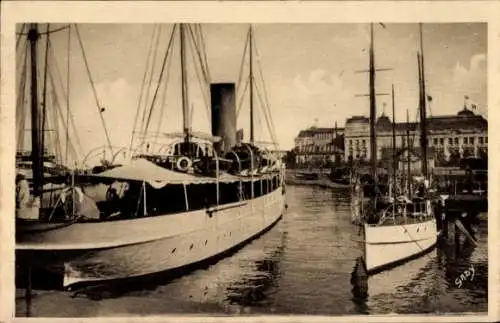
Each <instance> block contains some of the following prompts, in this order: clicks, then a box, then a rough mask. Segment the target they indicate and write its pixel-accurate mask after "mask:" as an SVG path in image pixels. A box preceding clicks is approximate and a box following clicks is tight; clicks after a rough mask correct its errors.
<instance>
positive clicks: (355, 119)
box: [346, 116, 370, 124]
mask: <svg viewBox="0 0 500 323" xmlns="http://www.w3.org/2000/svg"><path fill="white" fill-rule="evenodd" d="M369 121H370V119H369V118H367V117H365V116H353V117H351V118H349V119H347V121H346V124H348V123H367V122H369Z"/></svg>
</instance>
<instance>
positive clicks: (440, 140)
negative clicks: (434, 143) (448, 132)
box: [439, 138, 444, 146]
mask: <svg viewBox="0 0 500 323" xmlns="http://www.w3.org/2000/svg"><path fill="white" fill-rule="evenodd" d="M439 142H440V144H441V146H444V138H439Z"/></svg>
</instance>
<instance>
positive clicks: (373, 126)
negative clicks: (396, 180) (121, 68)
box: [369, 23, 378, 186]
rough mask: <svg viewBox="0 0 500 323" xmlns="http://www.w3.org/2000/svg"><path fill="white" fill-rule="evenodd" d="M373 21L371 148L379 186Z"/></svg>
mask: <svg viewBox="0 0 500 323" xmlns="http://www.w3.org/2000/svg"><path fill="white" fill-rule="evenodd" d="M373 46H374V45H373V23H372V24H370V71H369V72H370V149H371V164H372V175H373V180H374V184H375V186H377V183H378V178H377V133H376V118H377V107H376V98H375V57H374V56H375V54H374V49H373Z"/></svg>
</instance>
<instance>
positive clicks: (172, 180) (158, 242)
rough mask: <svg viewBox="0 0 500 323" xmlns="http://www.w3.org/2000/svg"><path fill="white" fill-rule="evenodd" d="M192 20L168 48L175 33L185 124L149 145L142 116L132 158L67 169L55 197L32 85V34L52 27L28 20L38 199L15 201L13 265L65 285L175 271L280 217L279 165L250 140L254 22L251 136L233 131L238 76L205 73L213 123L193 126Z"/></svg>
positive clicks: (197, 30) (239, 241)
mask: <svg viewBox="0 0 500 323" xmlns="http://www.w3.org/2000/svg"><path fill="white" fill-rule="evenodd" d="M197 27H199V26H191V25H184V24H178V25H175V26H174V27H173V28H172V32H171V35H170V41H169V46H168V49H167V52H166V54H165V55H166V57H167V56H168V55H170V54H171V52H172V48H171V47H173V45H172V46H171V44H172V43H173V42H172V40H173V39H174V38H175V37H176V36H177V37H178V40H179V41H178V43H179V45H180V57H181V84H182V86H181V88H182V109H183V129H184V131H183V132H182V133H174V134H162V133H159V132H158V131H156V133H155V134H154V140H153V143H154V144H157V143H158V142H161V140H162V139H165V140H164V141H166V143H165V142H161V144H159V145H156V146H155V145H153V144H151V141H148V139H147V133H148V131H147V130H148V129H149V127H150V125H149V122H148V123H147V124H146V126H145V127H144V128H143V129H142V133H143V137H142V138H140V144H139V145H137V148H134V149H129V151H130V152H131V153H130V159H129V160H128V162H126V163H124V164H123V165H116V163H115V164H113V165H112V167H104V168H103V169H101V171H99V172H95V173H88V172H77V171H75V170H72V172H71V173H70V176H69V177H67V178H66V181H65V187H64V188H63V189H62V191H61V192H60V194H58V195H57V199H56V202H55V203H53V204H45V203H44V204H42V205H41V204H40V202H39V201H40V195H41V194H42V193H41V192H42V189H41V185H40V184H41V183H42V182H43V181H42V180H43V176H44V175H43V173H42V172H41V168H40V167H39V166H40V164H41V158H40V155H41V154H40V147H42V146H41V145H40V135H41V134H42V133H43V130H42V131H40V129H39V128H38V126H39V125H40V124H42V125H43V123H41V122H40V120H38V119H41V118H43V113H40V112H41V108H40V105H39V104H38V98H37V95H36V93H37V91H36V80H37V78H38V76H37V65H36V58H37V52H36V49H37V41H38V39H39V38H40V37H43V36H45V37H47V35H49V34H50V33H49V32H47V33H45V34H42V33H40V32H39V31H38V25H37V24H30V25H29V32H28V35H29V36H28V42H29V45H30V46H27V47H26V48H28V47H30V48H31V57H32V59H33V62H32V63H33V64H32V66H33V68H32V70H31V80H32V83H31V87H32V88H33V87H35V90H34V91H32V93H35V94H34V96H33V97H32V100H31V113H32V114H33V116H34V117H33V118H32V121H33V122H32V124H31V128H32V130H31V131H32V138H33V139H34V140H33V144H32V150H33V152H34V153H33V154H32V165H33V166H32V172H33V178H34V181H33V187H32V188H31V189H30V192H29V194H30V200H31V201H38V202H36V203H31V202H30V203H27V204H24V205H20V206H19V207H18V208H17V210H16V211H17V212H16V267H18V268H19V271H21V270H22V269H21V268H28V269H27V272H28V275H30V272H31V270H32V269H35V268H37V269H42V270H46V271H48V272H50V273H52V274H55V275H56V277H57V280H58V284H59V287H62V288H65V289H75V288H78V286H84V285H85V286H86V285H92V284H98V283H101V282H104V281H113V280H120V279H124V278H137V277H142V276H147V275H150V274H154V273H159V272H168V271H174V270H177V271H178V270H182V269H183V268H187V267H192V266H196V264H199V263H201V262H203V261H206V260H208V259H212V258H214V257H216V256H220V255H221V254H224V253H226V252H228V251H230V250H233V249H234V248H237V247H238V246H241V245H242V244H243V243H245V242H247V241H249V240H251V239H252V238H254V237H256V236H258V235H259V234H261V233H263V232H265V231H266V230H268V229H270V228H271V227H272V226H273V225H274V224H275V223H277V222H278V221H279V220H280V219H281V217H282V215H283V212H284V206H285V204H284V199H285V190H284V166H283V165H282V164H281V163H280V160H279V158H276V157H274V156H273V155H272V154H271V153H270V152H269V151H268V150H267V149H266V148H262V147H258V146H257V144H256V143H255V142H254V129H253V119H254V113H253V95H254V94H253V88H254V86H253V76H252V73H253V57H252V55H253V54H252V53H253V51H254V50H255V49H254V44H253V41H254V39H253V37H254V36H253V30H252V27H251V26H250V29H249V32H248V38H247V42H248V48H249V65H250V75H249V79H250V82H249V83H250V87H249V88H250V119H251V128H250V142H247V143H245V142H243V141H242V139H243V138H242V136H241V132H240V131H236V107H235V84H234V83H211V82H209V83H210V84H209V85H210V86H209V89H205V90H209V92H210V96H211V107H210V108H211V114H212V123H211V129H212V133H211V134H210V135H200V134H198V133H196V132H194V131H191V124H190V123H189V120H190V114H191V113H192V112H190V111H189V108H190V106H189V104H188V93H187V86H188V84H187V83H188V82H187V80H186V71H185V66H186V57H187V56H186V51H187V47H188V45H187V44H192V46H195V47H196V48H192V50H195V51H196V52H197V53H204V48H202V46H201V43H200V42H199V39H200V38H197V37H195V36H194V35H197V36H198V37H201V36H200V34H199V33H201V28H197ZM47 28H49V27H47ZM75 28H76V27H75ZM70 30H71V29H70ZM189 36H191V37H194V38H192V39H188V37H189ZM80 43H81V41H80ZM205 59H206V57H205ZM205 59H203V57H200V65H199V66H202V69H204V71H203V72H206V69H207V68H208V66H206V65H205V64H206V61H205ZM164 82H166V81H164ZM158 87H159V85H158ZM153 100H154V98H153ZM153 106H154V104H151V109H152V107H153ZM46 108H47V109H49V108H50V107H46ZM44 110H45V108H44ZM101 112H102V110H100V113H101ZM268 113H269V112H268ZM40 114H42V116H40ZM101 117H102V116H101ZM134 128H135V127H134ZM134 130H135V129H134ZM271 133H272V132H271ZM238 135H240V136H239V138H238ZM160 137H161V138H160ZM167 139H168V140H167ZM42 143H43V140H42ZM42 145H43V144H42ZM154 147H158V148H157V149H156V150H155V149H154ZM29 284H31V279H29Z"/></svg>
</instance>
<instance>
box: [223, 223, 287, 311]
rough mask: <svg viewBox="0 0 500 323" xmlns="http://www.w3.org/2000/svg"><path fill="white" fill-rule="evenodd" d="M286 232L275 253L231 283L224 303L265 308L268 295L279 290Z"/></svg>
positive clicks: (258, 262) (256, 262) (259, 261)
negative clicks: (250, 271)
mask: <svg viewBox="0 0 500 323" xmlns="http://www.w3.org/2000/svg"><path fill="white" fill-rule="evenodd" d="M286 234H287V232H283V233H282V235H281V237H282V238H281V243H280V244H279V246H278V247H277V248H276V250H275V251H273V252H272V253H270V254H268V255H266V257H265V258H264V259H262V260H258V261H255V263H254V265H253V267H254V270H253V272H252V273H251V274H246V275H244V276H243V277H241V279H239V280H237V281H235V282H233V283H232V284H231V285H230V286H229V287H228V288H227V290H226V293H227V296H226V301H227V302H229V303H230V304H232V305H241V306H260V307H262V306H265V305H267V304H268V303H269V295H270V294H272V293H273V292H275V291H276V289H278V288H279V279H280V277H281V268H280V262H281V258H282V257H283V253H284V250H285V241H286Z"/></svg>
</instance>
